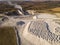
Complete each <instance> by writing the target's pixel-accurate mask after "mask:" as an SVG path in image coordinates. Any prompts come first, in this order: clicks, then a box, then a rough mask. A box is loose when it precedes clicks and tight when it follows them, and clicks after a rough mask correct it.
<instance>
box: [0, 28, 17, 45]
mask: <svg viewBox="0 0 60 45" xmlns="http://www.w3.org/2000/svg"><path fill="white" fill-rule="evenodd" d="M0 45H17V41H16V36H15V31H14V28H12V27H0Z"/></svg>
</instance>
